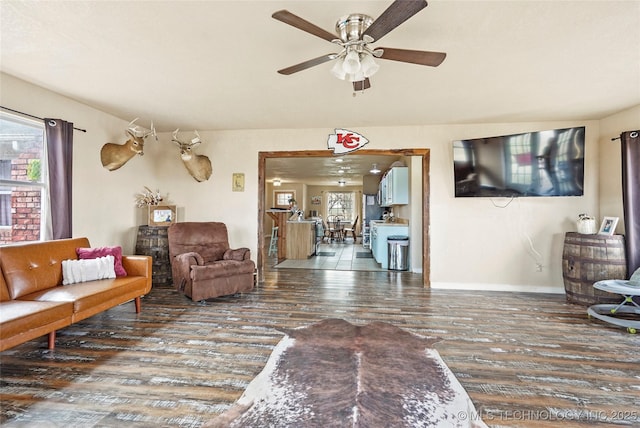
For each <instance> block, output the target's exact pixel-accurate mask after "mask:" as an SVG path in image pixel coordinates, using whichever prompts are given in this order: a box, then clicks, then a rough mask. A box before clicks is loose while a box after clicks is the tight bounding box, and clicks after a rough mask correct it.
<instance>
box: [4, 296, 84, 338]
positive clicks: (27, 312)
mask: <svg viewBox="0 0 640 428" xmlns="http://www.w3.org/2000/svg"><path fill="white" fill-rule="evenodd" d="M72 314H73V304H72V303H71V302H27V301H22V300H12V301H10V302H3V303H2V310H0V324H1V325H2V328H1V329H0V338H2V339H3V340H4V339H7V338H10V337H12V336H17V335H20V334H22V333H24V332H25V331H28V330H30V329H35V328H38V327H40V326H43V325H47V324H52V323H55V322H56V321H59V320H63V319H67V320H68V322H67V323H66V324H67V325H69V324H71V315H72Z"/></svg>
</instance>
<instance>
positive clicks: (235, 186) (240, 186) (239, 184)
mask: <svg viewBox="0 0 640 428" xmlns="http://www.w3.org/2000/svg"><path fill="white" fill-rule="evenodd" d="M231 191H232V192H244V173H242V172H234V173H233V175H232V176H231Z"/></svg>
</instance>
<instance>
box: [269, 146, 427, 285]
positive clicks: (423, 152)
mask: <svg viewBox="0 0 640 428" xmlns="http://www.w3.org/2000/svg"><path fill="white" fill-rule="evenodd" d="M357 154H363V155H389V156H418V157H421V159H422V162H421V164H422V171H421V179H422V192H423V195H422V278H423V284H424V286H425V287H429V285H430V276H431V275H430V273H431V258H430V253H429V248H430V240H429V224H430V220H429V200H430V198H429V193H430V192H429V185H430V183H429V161H430V150H429V149H386V150H368V149H361V150H358V151H357ZM331 156H332V154H331V152H328V151H327V150H302V151H283V152H258V243H259V245H258V260H257V268H258V277H259V279H263V278H264V263H265V249H264V245H263V243H264V240H265V235H264V217H265V191H266V179H265V177H266V163H267V159H269V158H310V157H331ZM346 156H348V155H346Z"/></svg>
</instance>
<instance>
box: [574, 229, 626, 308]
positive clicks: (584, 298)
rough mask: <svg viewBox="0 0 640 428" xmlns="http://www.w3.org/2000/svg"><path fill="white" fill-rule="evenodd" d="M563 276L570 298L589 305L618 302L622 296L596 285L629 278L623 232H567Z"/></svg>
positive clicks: (575, 301)
mask: <svg viewBox="0 0 640 428" xmlns="http://www.w3.org/2000/svg"><path fill="white" fill-rule="evenodd" d="M562 278H563V280H564V288H565V292H566V295H567V301H568V302H571V303H578V304H581V305H585V306H589V305H593V304H604V303H618V302H619V300H620V299H619V298H616V297H615V295H612V294H610V293H607V292H604V291H601V290H598V289H596V288H594V287H593V284H594V283H596V282H598V281H601V280H605V279H625V278H627V257H626V251H625V242H624V236H623V235H595V234H594V235H586V234H581V233H577V232H567V234H566V235H565V239H564V249H563V251H562Z"/></svg>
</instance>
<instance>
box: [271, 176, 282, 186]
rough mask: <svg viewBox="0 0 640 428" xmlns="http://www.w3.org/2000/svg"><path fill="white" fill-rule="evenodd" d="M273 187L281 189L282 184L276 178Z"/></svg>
mask: <svg viewBox="0 0 640 428" xmlns="http://www.w3.org/2000/svg"><path fill="white" fill-rule="evenodd" d="M273 185H274V186H275V187H280V186H281V185H282V182H281V181H280V180H278V179H277V178H276V179H274V180H273Z"/></svg>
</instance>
